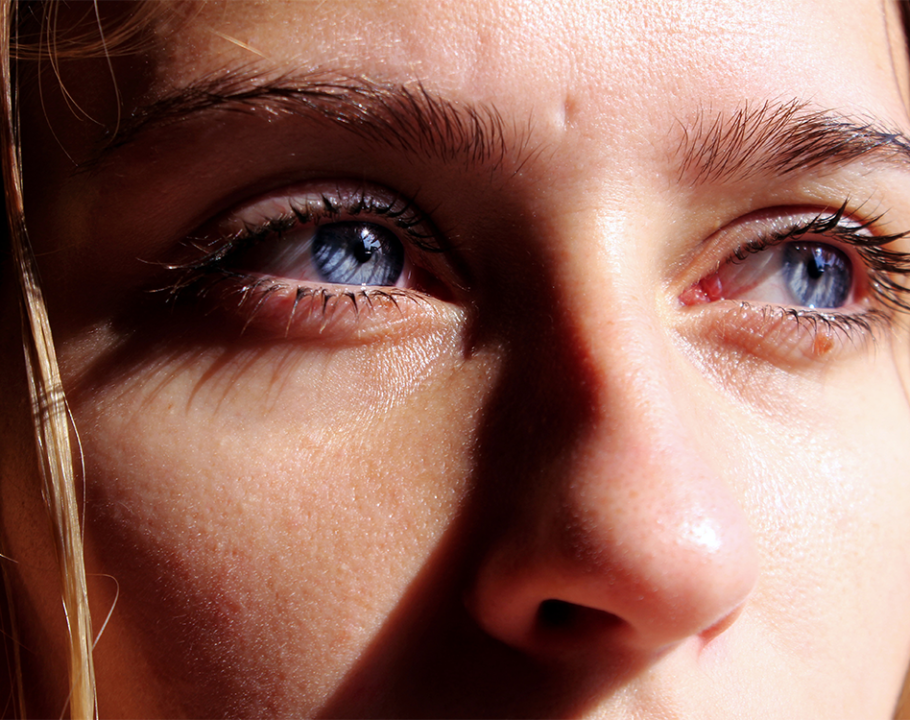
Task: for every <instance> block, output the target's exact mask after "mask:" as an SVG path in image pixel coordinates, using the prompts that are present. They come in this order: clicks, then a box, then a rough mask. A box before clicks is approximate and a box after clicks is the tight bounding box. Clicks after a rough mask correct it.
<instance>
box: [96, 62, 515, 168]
mask: <svg viewBox="0 0 910 720" xmlns="http://www.w3.org/2000/svg"><path fill="white" fill-rule="evenodd" d="M217 110H223V111H239V112H244V111H246V112H256V111H260V112H261V111H264V112H266V113H269V114H272V115H276V116H277V115H281V114H288V115H302V116H311V117H317V118H320V119H323V120H328V121H330V122H332V123H334V124H336V125H339V126H341V127H344V128H346V129H349V130H351V131H353V132H354V133H356V134H358V135H360V136H362V137H364V138H366V139H368V140H372V141H378V142H382V143H384V144H387V145H392V146H393V147H396V148H398V149H401V150H405V151H408V152H412V153H422V154H428V155H432V156H435V157H437V158H439V159H442V160H445V161H451V160H454V159H457V158H464V159H465V160H466V161H467V162H469V163H475V164H482V163H492V164H493V165H494V166H497V167H498V166H501V165H502V164H503V163H504V162H505V160H506V158H507V156H509V154H510V151H511V152H512V153H515V152H516V150H517V152H518V153H521V152H522V151H523V150H524V149H526V147H527V143H528V135H529V130H530V122H529V123H528V127H527V128H526V129H524V130H519V129H517V128H513V130H514V131H515V132H514V133H513V134H514V135H517V136H518V142H517V143H516V142H515V140H514V139H511V140H509V141H507V138H506V135H507V133H506V129H505V123H504V121H503V119H502V116H501V115H500V114H499V112H498V111H497V110H496V109H495V108H494V107H492V106H489V105H475V104H471V103H466V102H454V101H451V100H448V99H445V98H443V97H442V96H440V95H439V94H437V93H435V92H433V91H431V90H429V89H427V88H426V87H425V86H424V85H423V84H422V83H420V82H415V83H413V85H402V84H394V83H384V82H378V81H376V80H372V79H369V78H366V77H362V76H356V75H342V74H337V73H328V72H313V73H308V74H304V75H293V76H292V75H282V76H279V77H268V76H267V75H265V74H263V73H256V72H244V71H226V72H221V73H217V74H213V75H210V76H207V77H204V78H202V79H200V80H198V81H196V82H194V83H192V84H190V85H188V86H185V87H181V88H179V89H177V90H176V91H174V92H173V93H171V94H168V95H165V96H163V97H160V98H158V99H156V100H155V101H153V102H151V103H149V104H147V105H144V106H141V107H139V108H137V109H136V110H135V111H134V112H133V113H132V114H131V115H130V116H129V117H128V118H125V119H124V120H122V121H121V122H120V124H119V125H118V127H117V128H116V129H115V130H114V131H113V132H110V133H109V134H108V135H107V137H106V139H105V140H104V143H103V145H102V147H101V148H100V150H99V152H98V153H97V155H96V157H95V160H94V161H98V160H101V159H103V157H104V156H106V155H107V154H109V153H110V152H111V151H113V150H115V149H117V148H120V147H123V146H124V145H128V144H130V143H133V142H135V141H136V140H137V139H139V138H140V137H141V136H142V135H143V134H144V133H145V132H146V131H149V130H152V129H155V128H159V127H162V126H167V125H169V124H171V123H175V122H180V121H181V120H184V119H187V118H189V117H192V116H194V115H197V114H200V113H204V112H211V111H217ZM94 161H89V163H88V164H93V162H94Z"/></svg>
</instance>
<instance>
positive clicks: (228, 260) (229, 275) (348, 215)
mask: <svg viewBox="0 0 910 720" xmlns="http://www.w3.org/2000/svg"><path fill="white" fill-rule="evenodd" d="M307 194H309V195H311V196H314V197H317V198H318V200H316V201H315V202H313V201H311V200H308V201H307V202H306V207H301V204H300V203H297V204H295V203H294V202H293V200H287V201H286V205H287V207H288V212H286V213H283V214H281V215H279V216H276V217H270V218H265V219H264V220H262V221H261V222H258V223H253V224H249V223H244V224H243V227H241V228H240V229H239V230H237V231H235V232H233V233H231V234H228V235H227V236H220V235H219V233H218V232H217V231H215V237H214V238H213V239H212V240H209V239H207V238H206V237H205V235H204V234H203V236H201V237H195V238H190V239H189V240H187V241H186V243H185V244H184V248H185V249H186V250H187V251H188V252H189V253H191V254H197V255H198V254H200V253H201V256H200V257H196V258H193V259H190V260H187V261H183V262H179V263H171V264H168V265H166V266H165V267H166V268H167V269H168V270H169V271H172V272H175V273H179V275H178V277H177V279H176V280H175V281H173V282H170V283H169V284H167V285H166V286H164V287H159V288H156V291H158V292H164V293H165V294H166V295H167V298H168V301H169V303H171V304H174V303H176V302H178V301H179V299H180V298H181V297H182V296H184V295H186V294H191V295H193V296H194V297H197V298H205V297H206V296H207V295H208V294H209V293H210V292H212V291H213V290H214V289H215V288H216V286H218V285H219V284H220V283H222V282H223V281H226V280H234V281H237V282H239V283H240V285H239V286H238V287H235V288H233V289H232V293H233V294H234V295H235V296H236V297H237V298H238V301H237V303H238V307H239V308H240V309H243V308H244V307H251V310H250V313H249V316H248V318H247V320H246V322H245V326H244V327H246V326H248V325H249V324H250V322H251V321H252V320H253V318H254V316H255V314H256V312H257V311H258V310H259V309H260V307H261V306H262V304H263V303H264V302H266V300H267V299H268V297H269V295H271V294H273V293H275V292H276V291H279V290H295V297H294V299H293V306H292V312H296V310H297V307H298V305H299V304H300V303H301V301H303V300H305V299H309V300H312V301H314V303H315V305H318V306H319V307H320V308H321V313H322V316H323V318H322V319H325V317H326V316H327V315H328V314H329V313H331V312H332V310H333V309H334V305H335V304H336V302H337V301H339V300H341V301H343V303H344V304H346V305H347V306H349V307H350V308H351V309H353V310H354V311H355V313H356V314H357V315H359V313H360V310H361V306H362V305H365V306H366V308H367V309H369V310H375V309H377V307H386V306H391V307H393V308H395V309H400V302H402V301H405V300H411V301H419V300H420V299H422V298H421V296H422V293H420V292H419V291H414V290H408V289H402V288H396V287H388V286H370V287H360V288H357V289H353V287H354V286H352V288H351V289H336V288H333V287H329V286H328V285H326V286H317V285H313V286H308V285H304V284H303V281H301V283H300V284H297V285H296V288H295V287H294V284H293V283H292V282H289V281H280V280H277V279H275V278H268V277H256V276H255V275H253V274H252V273H245V272H241V271H236V270H233V269H232V268H231V265H232V263H233V262H234V261H235V260H236V259H237V258H240V257H242V256H243V254H244V253H245V252H246V251H249V250H251V249H253V248H256V247H259V246H261V245H262V244H263V243H265V242H267V241H270V240H272V241H274V240H279V241H280V240H281V238H282V236H283V235H284V234H286V233H289V232H291V231H293V230H297V229H300V228H305V227H307V226H310V227H317V226H319V225H322V224H326V223H333V222H355V221H357V220H358V219H359V218H362V219H363V222H365V223H369V224H373V225H380V226H385V227H388V228H390V229H394V230H396V231H397V232H396V236H397V237H398V238H399V239H400V240H402V241H403V242H402V244H403V245H404V246H405V250H406V252H408V248H410V249H411V254H412V255H418V256H419V255H421V254H422V255H424V256H432V255H439V254H445V253H446V252H448V251H449V250H450V248H449V247H448V245H447V244H445V243H444V241H443V239H442V237H441V235H440V234H439V233H438V232H436V231H435V229H434V228H433V226H432V224H431V223H430V221H429V220H428V218H426V217H425V216H424V215H423V214H422V213H421V212H420V211H419V210H418V209H416V208H415V207H414V205H413V203H412V202H411V201H410V200H407V199H405V198H403V197H401V196H399V195H391V194H389V193H377V194H373V193H371V192H370V191H369V190H367V189H365V188H361V189H358V190H356V191H355V192H350V191H348V190H346V189H345V190H342V189H339V191H338V192H337V196H336V197H331V196H330V194H328V193H318V192H313V193H307ZM377 195H386V196H387V197H386V198H385V199H382V198H381V197H378V196H377ZM213 246H214V247H213ZM427 264H430V263H427ZM416 266H417V268H418V269H420V268H421V267H422V266H421V264H419V263H417V264H416ZM452 284H453V285H455V286H456V287H458V288H460V287H461V286H460V283H458V282H456V281H455V280H454V279H453V280H452ZM251 300H253V302H251ZM288 327H290V320H289V321H288Z"/></svg>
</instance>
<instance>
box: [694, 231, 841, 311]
mask: <svg viewBox="0 0 910 720" xmlns="http://www.w3.org/2000/svg"><path fill="white" fill-rule="evenodd" d="M854 275H855V273H854V267H853V261H852V260H851V258H850V257H849V256H848V255H847V253H846V252H844V251H843V250H841V249H840V248H838V247H836V246H834V245H832V244H830V243H824V242H812V241H793V242H786V243H783V244H779V245H773V246H770V247H763V248H762V247H755V246H752V247H749V248H748V249H746V250H744V251H741V252H739V253H737V255H736V256H734V257H733V258H732V259H731V260H728V261H727V262H725V263H724V264H723V265H721V267H720V268H719V269H718V270H717V271H716V272H715V273H713V274H711V275H709V276H708V277H706V278H704V279H702V280H701V281H700V282H698V283H697V284H696V285H694V286H693V287H692V288H690V289H689V290H688V291H687V292H686V293H684V295H683V297H682V298H681V299H682V301H683V302H684V303H685V304H698V303H703V302H716V301H718V300H725V299H729V300H743V301H747V302H754V303H762V304H767V305H784V306H790V307H800V308H808V309H813V310H816V309H818V310H836V309H840V308H843V307H845V306H846V305H848V304H849V303H850V301H851V296H852V295H853V294H854V285H855V280H854Z"/></svg>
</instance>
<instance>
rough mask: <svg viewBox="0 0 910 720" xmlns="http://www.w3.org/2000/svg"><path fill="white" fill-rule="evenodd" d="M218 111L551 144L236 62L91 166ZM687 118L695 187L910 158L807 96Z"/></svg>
mask: <svg viewBox="0 0 910 720" xmlns="http://www.w3.org/2000/svg"><path fill="white" fill-rule="evenodd" d="M212 111H225V112H265V113H268V114H271V115H275V116H278V115H281V114H287V115H298V116H303V117H313V118H318V119H321V120H328V121H329V122H332V123H334V124H336V125H338V126H341V127H343V128H345V129H348V130H350V131H352V132H353V133H355V134H357V135H359V136H361V137H363V138H365V139H367V140H370V141H374V142H380V143H382V144H385V145H389V146H392V147H394V148H396V149H399V150H402V151H405V152H409V153H416V154H422V155H427V156H434V157H436V158H438V159H441V160H443V161H447V162H448V161H453V160H456V159H459V158H461V159H463V160H464V161H465V162H466V163H467V164H474V165H480V164H487V163H489V164H491V165H492V167H493V168H499V167H502V166H503V164H504V163H505V162H506V159H507V158H509V157H513V158H514V159H515V164H516V168H517V169H516V170H515V172H518V170H520V169H521V167H522V166H523V165H524V164H525V163H526V162H527V161H528V160H529V159H530V158H531V157H532V156H533V155H534V154H536V153H538V152H540V148H537V149H536V150H533V151H532V149H531V147H530V146H531V129H532V127H531V118H530V117H529V118H528V120H527V122H526V123H525V124H524V125H521V126H519V125H518V124H515V125H514V126H511V127H509V128H507V127H506V122H505V121H504V119H503V117H502V115H501V114H500V113H499V111H498V110H497V109H496V108H495V107H493V106H492V105H483V104H472V103H469V102H465V101H458V102H456V101H453V100H449V99H447V98H445V97H443V96H442V95H440V94H438V93H436V92H434V91H432V90H430V89H428V88H427V87H426V86H424V85H423V84H422V83H421V82H419V81H415V82H414V83H412V84H409V85H405V84H397V83H390V82H381V81H377V80H374V79H371V78H367V77H365V76H361V75H355V74H344V73H338V72H332V71H326V70H317V71H312V72H308V73H299V72H298V73H287V74H283V75H275V73H274V72H272V73H268V72H261V71H253V70H247V69H233V70H224V71H221V72H218V73H214V74H212V75H209V76H205V77H203V78H201V79H199V80H197V81H195V82H193V83H191V84H190V85H187V86H184V87H180V88H177V89H176V90H175V91H173V92H172V93H169V94H165V95H163V96H161V97H159V98H157V99H155V100H154V101H152V102H150V103H148V104H146V105H142V106H140V107H138V108H136V109H135V110H134V111H133V112H132V113H131V114H130V115H129V116H128V117H127V118H125V119H123V120H122V121H121V122H120V124H119V125H118V126H117V127H116V128H115V129H114V130H113V131H111V132H109V133H108V134H107V135H106V138H105V140H104V142H103V144H102V146H101V147H100V149H99V150H98V152H97V154H96V155H95V156H94V157H93V158H92V159H91V160H89V161H88V162H86V163H82V166H83V167H86V166H91V165H94V164H96V163H98V162H101V161H103V159H104V158H105V157H107V156H108V155H109V154H110V153H111V152H112V151H114V150H116V149H117V148H120V147H123V146H125V145H128V144H130V143H133V142H135V141H137V140H138V139H140V138H141V137H142V136H143V134H144V133H145V132H147V131H150V130H154V129H156V128H161V127H166V126H168V125H170V124H172V123H178V122H180V121H182V120H185V119H188V118H190V117H192V116H195V115H198V114H201V113H205V112H212ZM679 125H680V127H681V130H682V136H681V140H680V142H679V145H678V147H677V148H676V152H675V154H673V153H671V160H672V161H674V162H675V163H676V164H677V166H678V172H679V180H680V182H689V183H690V184H691V185H693V186H700V185H705V184H710V183H714V182H726V183H734V182H738V181H743V180H746V179H749V178H752V177H755V176H759V175H763V174H765V175H770V176H784V175H790V174H795V173H798V172H806V171H810V170H813V169H821V168H831V169H834V168H837V167H840V166H844V165H847V164H849V163H851V162H853V161H856V160H859V159H860V158H869V159H873V160H877V161H885V162H886V163H889V164H891V165H893V166H900V167H902V168H907V167H908V166H910V139H908V138H907V136H906V135H904V134H902V133H900V132H898V131H893V130H890V129H886V128H884V127H883V126H881V125H880V124H878V123H876V122H874V121H869V120H865V119H863V120H857V119H855V118H851V117H849V116H847V115H843V114H840V113H836V112H832V111H826V110H818V109H814V108H812V107H811V106H810V105H809V104H808V103H805V102H801V101H798V100H792V101H790V102H787V103H778V102H770V101H769V102H765V103H763V104H761V105H758V106H750V105H749V104H748V103H746V104H744V105H743V106H742V107H741V108H740V109H739V110H737V111H735V112H733V113H723V112H721V113H718V114H716V115H715V116H714V117H713V118H710V117H709V115H708V113H707V112H706V111H704V110H702V111H700V112H699V113H698V114H697V115H696V116H695V119H694V120H692V121H689V122H682V121H679Z"/></svg>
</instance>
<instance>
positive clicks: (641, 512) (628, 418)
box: [466, 339, 758, 657]
mask: <svg viewBox="0 0 910 720" xmlns="http://www.w3.org/2000/svg"><path fill="white" fill-rule="evenodd" d="M629 340H630V342H627V343H617V344H616V345H613V348H614V349H612V350H610V351H608V352H607V353H606V356H607V359H606V360H603V359H602V361H601V362H599V363H598V369H597V370H595V371H592V372H591V373H589V375H588V378H587V379H586V381H585V382H584V383H581V384H583V385H584V391H583V394H584V397H585V398H586V399H587V400H588V401H590V407H594V408H596V410H594V411H593V412H592V414H591V415H590V417H589V418H588V420H586V421H585V423H584V424H585V427H584V429H583V431H582V432H580V433H579V434H578V436H577V437H576V438H575V440H574V441H573V442H572V443H571V445H572V447H571V449H570V450H567V451H565V452H564V453H562V454H561V455H560V457H559V460H558V461H557V462H552V461H551V462H548V463H543V465H545V466H546V467H537V468H535V467H534V464H533V462H525V463H519V464H517V466H518V467H521V468H523V469H522V470H521V472H523V473H525V474H526V476H525V477H522V478H517V479H516V480H515V481H514V484H510V485H509V488H510V489H509V493H508V494H510V495H511V496H512V498H511V499H510V500H507V501H505V502H504V503H503V504H502V506H503V507H505V508H507V509H505V510H504V511H503V512H502V513H501V514H500V515H499V516H498V518H497V520H496V522H495V523H494V524H495V525H496V526H497V529H496V531H495V534H494V535H493V537H492V539H491V540H490V541H489V542H486V543H485V545H484V550H483V551H482V557H481V559H480V561H479V564H478V566H477V571H476V575H475V577H474V584H473V587H472V588H471V590H470V591H469V593H468V595H467V600H466V602H467V606H468V608H469V610H470V612H471V613H472V614H473V615H474V617H475V619H476V621H477V622H478V623H479V624H480V625H481V627H482V628H483V629H484V630H485V631H486V632H487V633H489V634H490V635H492V636H494V637H495V638H497V639H499V640H501V641H502V642H504V643H507V644H509V645H511V646H513V647H515V648H518V649H520V650H522V651H525V652H527V653H530V654H532V655H544V656H547V655H553V654H556V655H563V654H566V653H568V654H572V653H579V654H582V653H583V654H586V655H587V654H588V653H590V652H591V651H594V652H597V651H602V652H605V653H614V655H615V654H616V653H617V652H623V653H626V654H628V653H629V652H631V653H633V654H637V655H639V656H641V657H654V656H656V655H657V654H658V653H660V652H662V651H664V650H666V649H669V648H671V647H673V646H674V645H676V644H678V643H681V642H682V641H683V640H685V639H687V638H693V637H694V638H700V639H701V640H702V641H706V640H707V639H709V638H711V637H714V636H715V635H716V634H718V633H720V632H722V631H723V630H724V629H726V628H727V627H728V626H729V625H730V624H731V623H732V622H733V621H734V619H735V618H736V617H737V615H738V614H739V612H740V611H741V609H742V608H743V606H744V604H745V603H746V600H747V597H748V596H749V594H750V592H751V590H752V588H753V586H754V584H755V582H756V577H757V568H758V560H757V551H756V547H755V544H754V540H753V537H752V534H751V531H750V528H749V524H748V521H747V518H746V516H745V514H744V512H743V509H742V507H741V504H740V502H739V500H738V498H737V496H736V494H735V493H734V491H733V487H735V484H731V483H730V482H729V478H726V477H725V476H724V472H723V465H722V463H721V462H720V461H721V460H723V458H721V457H719V456H718V452H717V449H718V448H719V447H721V446H722V444H721V443H720V442H719V439H720V436H719V435H718V434H717V433H716V431H717V430H718V428H715V427H714V426H713V425H712V422H708V421H704V420H705V418H704V417H702V415H700V413H699V411H698V410H697V409H696V407H697V405H698V403H699V398H698V397H694V398H693V393H694V391H693V390H692V388H693V386H696V387H697V383H694V384H693V383H692V382H689V381H688V380H687V379H686V378H685V377H681V374H682V375H685V371H684V370H681V369H680V368H681V367H682V366H683V365H684V362H682V363H677V365H678V367H676V368H675V369H674V368H673V367H671V366H672V365H673V363H672V362H670V361H668V360H666V359H665V360H663V361H658V360H655V358H659V357H661V353H660V352H653V353H652V352H648V350H647V348H646V346H645V345H644V344H642V343H639V342H635V341H632V340H631V339H629ZM617 347H619V348H622V347H626V348H636V347H637V348H638V349H637V350H622V349H618V350H617V349H615V348H617ZM663 355H666V353H663ZM633 356H635V357H637V358H639V360H638V362H637V367H636V361H635V360H634V358H633ZM617 367H622V372H621V373H620V372H611V368H613V370H615V368H617ZM690 370H691V367H690ZM567 376H571V373H567V374H563V375H561V377H567ZM568 382H572V381H571V380H569V381H568ZM579 382H580V381H576V384H578V383H579ZM568 394H571V392H569V393H568ZM697 394H698V393H695V395H697ZM561 395H562V393H560V392H559V391H556V392H555V393H554V397H556V399H554V400H553V401H552V402H553V403H555V404H558V403H559V402H561V400H559V399H558V398H559V397H560V396H561ZM573 402H574V403H576V404H577V403H578V398H577V397H576V398H575V400H573ZM525 411H531V409H530V408H525ZM538 412H539V409H538ZM708 414H710V412H709V413H708ZM526 450H527V453H528V454H529V455H531V456H533V452H534V450H533V448H526Z"/></svg>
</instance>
